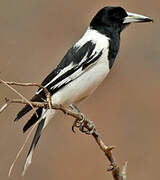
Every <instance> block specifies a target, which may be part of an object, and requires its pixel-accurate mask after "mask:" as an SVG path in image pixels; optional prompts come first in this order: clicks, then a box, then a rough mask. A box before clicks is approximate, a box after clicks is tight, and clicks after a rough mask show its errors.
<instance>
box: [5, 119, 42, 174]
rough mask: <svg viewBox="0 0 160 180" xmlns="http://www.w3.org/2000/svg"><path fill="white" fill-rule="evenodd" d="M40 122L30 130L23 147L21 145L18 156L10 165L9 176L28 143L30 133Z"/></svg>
mask: <svg viewBox="0 0 160 180" xmlns="http://www.w3.org/2000/svg"><path fill="white" fill-rule="evenodd" d="M38 123H39V121H37V122H36V123H35V124H34V125H33V127H32V129H31V130H30V131H29V133H28V135H27V137H26V139H25V141H24V143H23V145H22V147H21V148H20V150H19V151H18V153H17V155H16V158H15V159H14V161H13V162H12V164H11V166H10V169H9V171H8V177H10V176H11V174H12V171H13V167H14V165H15V163H16V161H17V159H18V158H19V156H20V154H21V152H22V150H23V149H24V147H25V145H26V143H27V141H28V139H29V137H30V135H31V134H32V132H33V130H34V129H35V127H36V125H37V124H38Z"/></svg>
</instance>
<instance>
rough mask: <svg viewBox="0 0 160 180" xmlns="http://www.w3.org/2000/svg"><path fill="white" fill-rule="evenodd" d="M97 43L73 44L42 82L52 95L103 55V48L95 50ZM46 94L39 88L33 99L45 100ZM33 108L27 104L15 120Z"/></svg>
mask: <svg viewBox="0 0 160 180" xmlns="http://www.w3.org/2000/svg"><path fill="white" fill-rule="evenodd" d="M95 47H96V44H95V43H93V42H92V41H87V42H86V43H85V44H84V45H83V46H81V47H80V46H73V47H72V48H71V49H70V50H69V51H68V52H67V54H66V55H65V56H64V58H63V59H62V61H61V62H60V64H59V65H58V66H57V67H56V68H55V69H54V70H53V71H52V72H51V73H50V74H49V75H48V76H47V77H46V78H45V79H44V81H43V82H42V83H41V84H42V86H44V87H46V88H47V89H48V90H49V92H50V93H51V95H53V94H54V93H56V92H57V91H58V90H59V89H61V88H62V87H64V86H65V85H66V84H68V83H70V82H71V81H73V80H74V79H75V78H77V77H78V76H79V75H81V74H82V73H83V72H84V71H85V69H86V68H87V67H88V66H89V65H91V64H92V63H95V62H96V61H97V59H98V58H99V57H100V56H101V55H102V51H103V49H102V50H100V51H95ZM42 99H45V94H44V92H43V90H42V89H38V91H37V92H36V95H35V96H34V97H33V98H32V99H31V101H43V100H42ZM31 109H32V107H30V106H29V105H26V106H25V107H24V108H23V109H22V110H21V111H20V112H19V113H18V114H17V117H16V119H15V120H18V119H20V118H21V117H22V116H24V115H25V114H26V113H27V112H29V111H30V110H31Z"/></svg>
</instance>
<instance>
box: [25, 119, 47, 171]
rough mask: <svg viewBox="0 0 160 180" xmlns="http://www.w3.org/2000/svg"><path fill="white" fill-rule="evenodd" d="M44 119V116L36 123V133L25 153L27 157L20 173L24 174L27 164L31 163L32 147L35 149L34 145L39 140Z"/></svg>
mask: <svg viewBox="0 0 160 180" xmlns="http://www.w3.org/2000/svg"><path fill="white" fill-rule="evenodd" d="M45 119H46V118H44V119H42V120H41V121H40V122H39V124H38V127H37V130H36V133H35V135H34V138H33V141H32V144H31V147H30V149H29V152H28V154H27V158H26V162H25V165H24V169H23V172H22V175H24V174H25V171H26V170H27V168H28V166H29V165H30V164H31V161H32V155H33V151H34V149H35V147H36V145H37V143H38V140H39V138H40V136H41V132H42V129H43V127H44V123H45Z"/></svg>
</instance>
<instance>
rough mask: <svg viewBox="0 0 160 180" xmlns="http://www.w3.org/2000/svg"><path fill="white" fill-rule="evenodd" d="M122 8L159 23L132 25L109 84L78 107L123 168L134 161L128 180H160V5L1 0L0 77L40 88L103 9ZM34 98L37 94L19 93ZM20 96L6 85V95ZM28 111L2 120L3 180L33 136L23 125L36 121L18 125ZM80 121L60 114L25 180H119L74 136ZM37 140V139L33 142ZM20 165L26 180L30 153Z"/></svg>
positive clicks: (90, 145) (0, 91)
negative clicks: (25, 167) (74, 126)
mask: <svg viewBox="0 0 160 180" xmlns="http://www.w3.org/2000/svg"><path fill="white" fill-rule="evenodd" d="M108 5H118V6H119V5H120V6H123V7H124V8H125V9H127V10H128V11H130V12H137V13H141V14H144V15H147V16H150V17H152V18H153V19H154V21H155V22H154V23H146V24H133V25H131V26H129V27H128V28H127V29H126V30H125V31H124V32H123V33H122V35H121V48H120V52H119V55H118V57H117V59H116V62H115V64H114V66H113V69H112V71H111V73H110V74H109V76H108V77H107V78H106V80H105V81H104V82H103V84H102V85H101V86H100V87H99V88H98V89H97V91H96V93H94V94H93V95H92V96H91V97H90V98H88V99H87V100H86V101H84V102H82V103H81V104H80V105H79V108H80V109H81V111H82V112H84V113H85V114H86V115H87V116H88V118H89V119H91V120H93V121H94V122H95V124H96V127H97V130H98V132H99V133H100V134H101V136H102V137H103V140H104V142H105V143H106V144H108V145H114V146H116V149H115V150H114V155H115V157H116V161H117V163H118V164H119V165H120V166H122V164H123V163H124V162H125V161H128V171H127V175H128V179H130V180H135V179H137V180H138V179H140V180H150V179H155V180H157V179H160V174H159V161H160V158H159V151H160V142H159V138H160V133H159V130H160V128H159V126H160V58H159V57H160V48H159V41H160V36H159V32H160V12H159V10H160V1H158V0H153V1H145V0H141V1H138V0H134V1H124V0H121V1H117V0H112V1H104V0H99V1H95V0H85V1H82V0H81V1H78V0H68V1H65V0H45V1H44V0H14V1H11V0H0V78H2V79H4V80H8V81H17V82H37V83H40V82H41V81H42V80H43V78H44V77H45V76H46V75H47V74H48V73H49V72H50V71H51V70H52V68H53V67H55V66H56V64H57V63H58V62H59V61H60V59H61V58H62V57H63V56H64V54H65V53H66V51H67V50H68V48H70V47H71V46H72V44H73V43H74V42H76V41H77V40H78V39H79V38H80V37H81V36H82V34H83V33H84V31H85V30H86V28H87V26H88V23H89V21H90V20H91V19H92V17H93V16H94V15H95V13H96V12H97V11H98V10H99V9H100V8H102V7H103V6H108ZM16 89H17V90H19V91H20V92H21V93H22V94H23V95H25V97H27V98H30V97H31V96H32V95H33V93H34V92H35V90H36V88H28V87H27V88H24V87H23V88H21V87H16ZM5 96H7V97H9V98H16V97H17V95H16V94H14V93H13V92H12V91H11V90H9V89H8V88H6V87H4V85H1V86H0V105H2V104H3V103H4V97H5ZM20 108H21V105H11V106H10V107H9V108H8V109H7V110H6V111H5V112H3V113H2V114H1V115H0V122H1V126H0V179H3V180H6V179H8V177H7V173H8V170H9V167H10V165H11V163H12V161H13V159H14V158H15V156H16V153H17V152H18V150H19V148H20V146H21V145H22V144H23V142H24V140H25V137H26V135H27V134H23V133H22V127H23V125H24V123H25V122H26V121H27V119H28V118H29V116H30V115H31V114H30V115H27V116H25V117H24V118H23V119H22V120H21V121H19V122H18V123H14V122H13V119H14V118H15V116H16V113H17V112H18V110H20ZM72 123H73V119H72V118H70V117H66V116H64V115H63V114H62V113H60V114H59V115H58V116H57V117H56V118H55V119H54V120H53V121H52V122H51V123H50V124H49V126H48V128H47V129H46V130H45V132H44V133H43V135H42V136H41V139H40V141H39V144H38V146H37V148H36V150H35V153H34V157H33V163H32V165H31V166H30V167H29V169H28V171H27V173H26V175H25V177H23V179H24V180H28V179H29V180H35V179H39V180H44V179H47V180H51V179H52V180H53V179H56V180H64V179H71V180H72V179H76V180H80V179H84V180H85V179H93V180H97V179H100V180H107V179H108V180H109V179H112V176H111V174H110V173H108V172H107V171H106V169H107V167H108V165H109V164H108V161H106V159H105V157H104V154H103V153H102V152H101V151H100V149H99V148H98V146H97V145H96V144H95V142H94V140H93V138H92V137H90V136H87V135H84V134H82V133H80V132H77V133H76V134H73V133H72V131H71V126H72ZM31 139H32V138H31ZM29 146H30V141H29V142H28V144H27V146H26V148H25V150H24V151H23V153H22V154H21V156H20V158H19V159H18V161H17V163H16V165H15V168H14V170H13V175H12V177H11V179H13V180H18V179H21V178H22V177H21V175H20V174H21V171H22V168H23V164H24V160H25V157H26V153H27V151H28V148H29Z"/></svg>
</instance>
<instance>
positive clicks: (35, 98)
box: [14, 94, 42, 121]
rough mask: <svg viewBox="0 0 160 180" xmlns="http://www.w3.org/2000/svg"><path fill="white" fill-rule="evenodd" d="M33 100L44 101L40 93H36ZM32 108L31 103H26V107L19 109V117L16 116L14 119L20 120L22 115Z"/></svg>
mask: <svg viewBox="0 0 160 180" xmlns="http://www.w3.org/2000/svg"><path fill="white" fill-rule="evenodd" d="M31 101H33V102H36V101H37V102H42V98H41V96H40V95H38V94H36V95H35V96H33V98H32V99H31ZM30 110H32V107H31V106H30V105H28V104H27V105H25V106H24V108H23V109H22V110H20V111H19V113H18V114H17V117H16V118H15V120H14V121H18V120H19V119H20V118H21V117H23V116H24V115H25V114H26V113H28V112H29V111H30Z"/></svg>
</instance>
